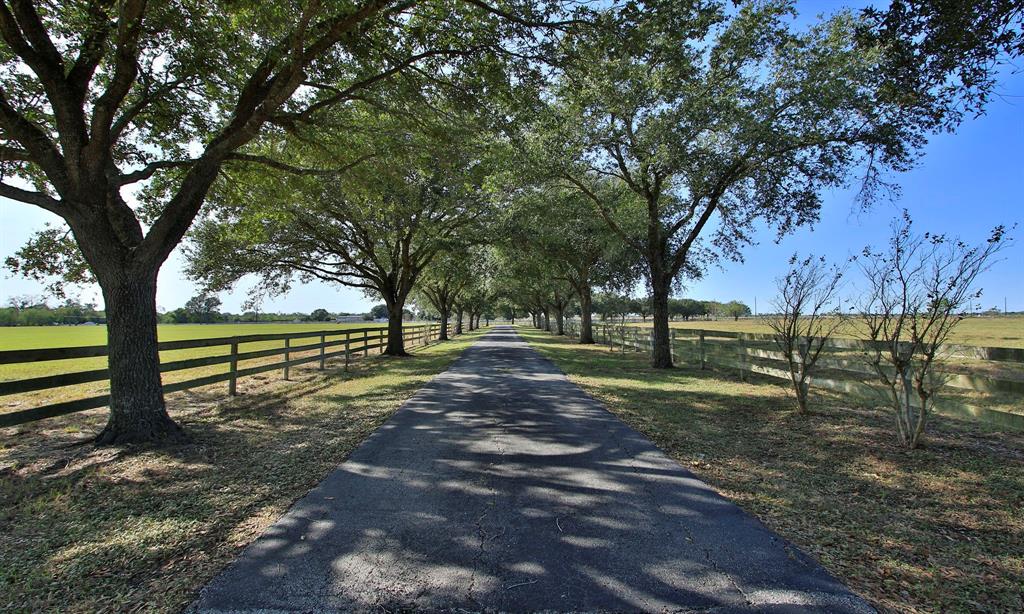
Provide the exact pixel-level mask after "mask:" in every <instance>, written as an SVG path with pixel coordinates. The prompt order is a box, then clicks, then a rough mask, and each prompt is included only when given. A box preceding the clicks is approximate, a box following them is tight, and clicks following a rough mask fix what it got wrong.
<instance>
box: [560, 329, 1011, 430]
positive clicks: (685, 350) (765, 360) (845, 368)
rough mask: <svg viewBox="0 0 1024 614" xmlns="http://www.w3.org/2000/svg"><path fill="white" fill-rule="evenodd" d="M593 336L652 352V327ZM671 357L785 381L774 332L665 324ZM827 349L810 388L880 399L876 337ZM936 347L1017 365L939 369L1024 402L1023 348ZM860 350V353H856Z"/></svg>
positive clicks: (959, 383)
mask: <svg viewBox="0 0 1024 614" xmlns="http://www.w3.org/2000/svg"><path fill="white" fill-rule="evenodd" d="M579 326H580V325H579V322H578V321H576V320H569V321H567V322H566V324H565V332H566V334H568V335H570V336H573V337H579V333H580V328H579ZM593 333H594V340H595V341H596V342H598V343H601V344H604V345H608V346H609V348H612V349H614V348H619V349H621V350H622V351H626V349H627V348H628V349H630V350H634V351H652V350H653V345H652V332H651V331H650V329H645V328H643V327H638V326H628V325H626V326H621V325H606V324H594V326H593ZM670 334H671V339H670V342H671V345H670V347H671V349H672V358H673V360H674V361H676V362H680V361H685V362H692V363H694V364H699V365H700V367H701V368H702V369H704V368H707V367H709V366H714V367H719V368H726V369H735V370H736V372H737V374H738V375H739V377H740V378H741V379H745V378H746V376H747V374H748V373H757V374H760V375H764V376H767V377H771V378H775V379H782V380H785V381H786V382H787V383H788V382H789V378H790V376H789V368H788V363H787V361H786V356H785V354H784V353H783V352H781V351H779V349H778V348H777V347H776V346H775V343H774V339H775V338H774V336H773V335H770V334H763V333H738V332H729V331H720V330H700V329H679V328H673V329H670ZM825 347H826V348H827V353H826V354H823V355H822V357H821V358H820V359H819V360H818V363H817V365H816V366H815V370H816V371H817V372H819V373H820V372H825V373H828V374H829V375H831V377H826V376H811V377H810V378H809V382H810V385H811V386H812V387H814V386H817V387H819V388H823V389H827V390H832V391H836V392H841V393H844V394H847V395H850V396H854V397H857V398H859V399H860V400H863V401H868V402H877V401H878V400H879V399H880V396H879V389H878V387H876V386H874V385H873V384H872V381H871V378H872V377H873V376H874V375H875V372H874V371H873V370H872V369H871V367H870V366H868V365H867V364H866V362H865V361H864V360H863V359H858V358H859V357H858V352H860V353H863V352H864V351H865V350H869V351H870V350H873V349H876V348H879V347H880V344H879V343H877V342H874V343H873V342H870V341H862V340H858V339H845V338H833V339H829V340H827V342H826V344H825ZM940 352H941V353H942V354H943V355H944V356H948V357H951V358H963V359H968V360H973V361H982V362H983V364H984V365H985V366H991V365H995V366H998V367H1010V368H1020V369H1021V374H1022V377H1021V378H1019V379H1014V378H1011V377H1000V376H995V375H982V374H977V373H961V372H958V371H955V370H949V369H948V367H947V370H945V371H943V372H941V373H939V374H938V375H939V376H940V377H942V378H943V379H944V380H945V382H944V385H945V386H948V387H949V388H953V389H957V390H961V391H968V392H979V393H986V394H1004V395H1007V396H1011V397H1013V398H1014V399H1015V400H1016V401H1019V402H1020V404H1021V405H1022V406H1024V349H1016V348H991V347H975V346H968V345H959V344H949V345H944V346H942V348H941V350H940ZM861 355H862V354H861ZM935 410H936V411H937V412H938V413H941V414H946V415H950V416H956V417H962V418H971V419H977V420H980V421H983V422H987V423H990V424H995V425H999V426H1007V427H1011V428H1018V429H1024V414H1018V413H1011V412H1007V411H1001V410H998V409H991V408H988V407H980V406H977V405H972V404H967V403H961V402H958V401H956V400H952V399H941V398H940V399H936V400H935Z"/></svg>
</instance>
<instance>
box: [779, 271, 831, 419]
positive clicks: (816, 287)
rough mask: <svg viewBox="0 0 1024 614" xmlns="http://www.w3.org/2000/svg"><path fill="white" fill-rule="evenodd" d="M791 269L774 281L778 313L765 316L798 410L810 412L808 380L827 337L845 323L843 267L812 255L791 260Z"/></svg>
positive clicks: (802, 412) (826, 341)
mask: <svg viewBox="0 0 1024 614" xmlns="http://www.w3.org/2000/svg"><path fill="white" fill-rule="evenodd" d="M789 266H790V269H789V272H787V273H786V274H785V275H784V276H782V277H779V278H778V279H776V280H775V284H776V287H777V288H778V295H777V296H776V298H775V300H774V301H773V302H772V304H773V306H774V307H775V313H774V314H769V315H767V316H765V317H764V321H765V323H766V324H767V325H768V326H769V327H771V329H772V331H773V337H774V341H775V346H776V347H777V348H778V349H779V351H780V352H781V353H782V354H783V356H785V359H786V363H787V367H788V369H789V379H790V382H791V383H792V385H793V392H794V394H795V395H796V404H797V410H798V411H799V412H800V413H801V414H805V413H807V397H808V392H809V380H810V377H811V374H812V373H813V372H814V368H815V365H816V364H817V363H818V358H820V357H821V353H822V351H823V350H824V349H825V347H826V346H827V345H828V340H829V339H830V338H831V337H832V335H833V334H834V333H835V332H836V331H837V330H838V329H839V328H840V327H841V326H842V324H843V318H842V316H843V314H842V311H841V310H840V308H839V306H838V305H837V304H836V303H837V300H836V299H837V297H838V293H839V290H840V288H841V285H842V279H843V273H844V269H843V268H842V267H839V266H836V265H831V266H830V265H829V264H827V263H826V262H825V259H824V258H815V257H814V256H813V255H810V256H807V257H806V258H804V259H802V260H801V259H799V258H798V257H797V255H796V254H793V256H792V257H791V258H790V259H789Z"/></svg>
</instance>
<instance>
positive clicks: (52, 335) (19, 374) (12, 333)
mask: <svg viewBox="0 0 1024 614" xmlns="http://www.w3.org/2000/svg"><path fill="white" fill-rule="evenodd" d="M420 324H422V322H415V323H409V326H416V325H420ZM384 326H385V324H378V323H374V322H366V323H362V322H359V323H353V324H333V323H297V324H293V323H282V324H166V325H161V326H160V327H159V328H158V331H157V334H158V335H159V338H160V340H161V341H178V340H184V339H210V338H215V337H235V336H240V335H264V334H265V335H270V334H279V333H288V332H313V331H321V330H325V331H326V330H330V331H344V330H352V329H365V328H382V327H384ZM106 335H107V330H106V327H105V326H24V327H11V328H0V350H20V349H35V348H52V347H77V346H90V345H103V344H105V343H106ZM318 341H319V339H318V338H315V337H314V338H309V339H300V340H296V341H295V342H293V343H292V345H293V346H294V345H308V344H311V343H316V342H318ZM373 343H374V341H373V340H371V341H370V344H371V345H372V344H373ZM360 344H361V340H353V345H352V349H353V350H358V349H359V347H361V345H360ZM283 347H284V341H283V340H278V341H260V342H254V343H246V344H243V345H241V346H240V348H239V349H240V351H242V352H248V351H255V350H264V349H271V348H283ZM333 349H337V348H333ZM228 351H229V350H228V347H227V346H214V347H205V348H191V349H185V350H171V351H166V352H161V353H160V359H161V360H162V361H164V362H168V361H172V360H186V359H190V358H200V357H203V356H216V355H222V354H226V353H228ZM307 355H311V354H310V353H309V352H305V353H303V352H293V354H292V356H291V357H292V358H293V359H295V358H300V357H303V356H307ZM281 360H283V356H281V355H277V356H270V357H265V358H261V359H255V360H250V361H246V362H244V363H242V364H241V365H240V366H241V367H243V368H244V367H250V366H254V365H257V364H269V363H272V362H280V361H281ZM106 364H107V359H106V357H102V356H100V357H95V358H75V359H70V360H52V361H46V362H34V363H19V364H9V365H0V381H10V380H19V379H26V378H31V377H40V376H44V375H54V374H60V373H74V372H77V371H87V370H92V369H102V368H104V367H106ZM227 369H228V365H227V364H218V365H210V366H206V367H198V368H194V369H186V370H182V371H172V372H169V373H164V375H163V381H164V383H172V382H179V381H184V380H188V379H193V378H196V377H202V376H206V375H213V374H217V373H224V372H226V371H227ZM106 390H107V383H106V382H92V383H89V384H80V385H76V386H67V387H64V388H55V389H50V390H39V391H35V392H30V393H25V394H17V395H11V396H7V397H0V412H5V411H16V410H19V409H25V408H28V407H34V406H39V405H43V404H46V403H53V402H57V401H66V400H72V399H78V398H84V397H88V396H94V395H98V394H103V393H105V392H106Z"/></svg>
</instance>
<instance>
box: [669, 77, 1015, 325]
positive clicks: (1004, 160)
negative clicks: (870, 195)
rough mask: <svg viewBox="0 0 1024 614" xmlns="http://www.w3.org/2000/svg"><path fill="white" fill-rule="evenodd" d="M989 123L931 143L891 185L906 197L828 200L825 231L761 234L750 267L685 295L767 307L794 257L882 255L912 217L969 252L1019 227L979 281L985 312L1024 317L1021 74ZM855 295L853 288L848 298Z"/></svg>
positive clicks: (728, 268) (731, 269)
mask: <svg viewBox="0 0 1024 614" xmlns="http://www.w3.org/2000/svg"><path fill="white" fill-rule="evenodd" d="M998 92H999V94H1000V96H997V97H995V98H994V99H993V101H992V103H991V104H990V105H989V107H988V112H987V113H986V115H984V116H983V117H980V118H977V119H972V120H969V121H967V122H965V123H964V124H963V125H962V126H961V127H960V129H959V130H958V132H957V133H956V134H941V135H936V136H934V137H932V139H931V141H930V142H929V144H928V146H927V147H926V148H925V150H924V153H925V155H924V157H923V158H922V159H921V161H920V163H919V165H918V167H917V168H915V169H914V170H912V171H910V172H908V173H903V174H900V175H896V176H894V177H892V178H893V179H895V180H896V182H897V183H898V184H899V185H900V187H901V189H902V194H901V195H900V197H899V199H898V200H896V201H894V202H891V203H889V202H883V203H879V204H877V205H876V206H875V207H874V208H873V209H872V210H870V211H868V212H861V211H859V209H858V208H857V207H856V205H855V203H854V198H853V192H852V191H836V192H830V193H826V194H825V203H824V207H823V208H822V211H821V221H820V223H818V224H817V225H815V227H814V228H813V229H810V228H803V229H800V230H798V231H797V232H796V233H795V234H793V235H790V236H787V237H785V238H784V239H783V240H782V241H781V242H780V243H778V244H776V243H775V242H774V240H775V234H774V233H773V232H771V231H770V230H767V229H764V230H763V231H762V232H760V233H759V235H760V236H759V244H758V245H755V246H751V247H749V248H747V249H746V251H745V255H746V262H745V263H742V264H734V263H728V264H727V265H725V269H724V270H716V269H712V270H711V271H709V273H708V275H707V276H706V278H705V279H703V280H701V281H699V282H696V283H691V284H690V285H689V288H688V291H687V295H689V296H692V297H694V298H700V299H718V300H729V299H736V300H742V301H744V302H746V303H747V304H749V305H751V306H753V303H754V299H755V297H757V300H758V305H759V306H760V307H762V308H763V307H766V306H767V304H768V301H769V300H770V298H771V296H772V295H773V294H774V282H773V280H774V279H775V278H776V277H778V276H779V275H781V274H783V273H784V271H785V268H786V260H787V258H788V257H789V256H790V255H791V254H792V253H793V252H794V251H797V252H800V253H801V254H807V253H815V254H818V255H824V256H826V257H827V258H829V259H832V260H842V259H844V258H845V257H847V256H850V255H853V254H856V253H858V252H860V251H861V249H862V248H863V247H864V246H865V245H875V246H883V245H884V243H885V240H886V238H887V236H888V231H889V223H890V221H891V220H892V219H893V217H895V216H897V215H899V214H900V211H901V210H902V209H903V208H906V209H907V210H908V211H909V212H910V214H911V217H912V218H913V220H914V226H915V228H917V230H919V231H921V232H924V231H932V232H937V233H947V234H952V235H959V236H960V237H961V238H963V239H966V240H968V241H969V242H972V243H978V242H981V241H983V240H984V239H986V238H987V237H988V235H989V231H990V230H991V229H992V228H993V227H994V226H996V225H998V224H1005V225H1007V226H1010V225H1012V224H1014V223H1017V224H1019V225H1020V226H1019V227H1018V229H1017V230H1016V231H1015V232H1014V233H1012V234H1013V236H1015V237H1017V238H1018V240H1017V241H1016V243H1015V244H1014V245H1012V246H1011V247H1010V248H1009V249H1007V250H1006V251H1004V252H1003V253H1002V255H1001V261H999V262H997V263H996V264H995V265H994V266H993V267H992V268H991V270H990V271H989V272H987V273H985V274H984V276H983V277H982V278H981V279H980V280H979V285H980V287H981V288H983V290H984V296H983V298H982V305H983V307H984V308H985V309H987V308H989V307H993V306H998V307H999V308H1000V309H1001V308H1002V307H1003V299H1004V298H1005V299H1006V303H1007V307H1008V308H1009V310H1010V311H1024V266H1022V265H1024V149H1022V148H1024V67H1022V70H1021V71H1020V72H1018V73H1017V74H1012V73H1011V72H1009V71H1008V72H1006V73H1005V74H1004V75H1003V78H1002V79H1001V83H1000V85H999V88H998ZM853 290H854V289H853V288H851V291H853Z"/></svg>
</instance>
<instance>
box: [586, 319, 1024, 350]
mask: <svg viewBox="0 0 1024 614" xmlns="http://www.w3.org/2000/svg"><path fill="white" fill-rule="evenodd" d="M601 323H602V322H598V321H596V320H595V324H601ZM609 323H612V320H609ZM632 324H635V325H640V326H645V325H646V326H650V325H651V322H650V319H648V321H647V322H633V323H632ZM669 325H670V326H671V327H672V328H692V329H703V330H722V331H727V332H735V333H765V334H770V333H771V332H772V329H771V328H770V327H769V326H768V325H767V324H766V323H765V322H764V320H763V319H761V318H759V317H752V318H750V317H748V318H740V319H739V320H733V319H732V318H728V319H720V320H684V321H674V322H671V323H670V324H669ZM861 326H862V324H861V323H860V321H859V320H858V319H857V318H856V317H851V318H850V319H849V320H848V323H847V325H846V326H845V327H844V328H843V329H842V330H841V331H840V332H839V333H838V334H837V335H836V336H837V337H851V338H854V339H860V338H863V333H862V330H861V329H860V327H861ZM949 343H960V344H963V345H981V346H985V347H1007V348H1024V315H1017V314H1013V315H1007V316H971V317H968V318H964V320H963V321H961V322H960V323H959V324H957V326H956V328H955V329H953V335H952V336H951V337H950V339H949Z"/></svg>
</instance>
